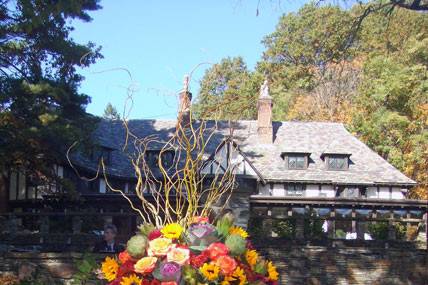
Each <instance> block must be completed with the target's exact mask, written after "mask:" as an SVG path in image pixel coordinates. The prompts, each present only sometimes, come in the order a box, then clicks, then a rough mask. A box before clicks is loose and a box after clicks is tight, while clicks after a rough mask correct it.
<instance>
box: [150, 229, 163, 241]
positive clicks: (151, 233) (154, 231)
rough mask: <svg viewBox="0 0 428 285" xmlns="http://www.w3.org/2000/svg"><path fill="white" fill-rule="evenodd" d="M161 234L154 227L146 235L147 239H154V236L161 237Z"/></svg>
mask: <svg viewBox="0 0 428 285" xmlns="http://www.w3.org/2000/svg"><path fill="white" fill-rule="evenodd" d="M161 236H162V233H161V231H160V230H159V229H154V230H153V231H151V232H150V233H149V235H148V237H147V238H148V239H149V240H154V239H156V238H158V237H161Z"/></svg>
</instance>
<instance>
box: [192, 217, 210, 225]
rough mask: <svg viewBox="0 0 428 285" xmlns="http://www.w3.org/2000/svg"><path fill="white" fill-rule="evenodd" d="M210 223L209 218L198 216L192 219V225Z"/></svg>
mask: <svg viewBox="0 0 428 285" xmlns="http://www.w3.org/2000/svg"><path fill="white" fill-rule="evenodd" d="M208 222H209V219H208V217H203V216H196V217H193V219H192V223H194V224H205V223H208Z"/></svg>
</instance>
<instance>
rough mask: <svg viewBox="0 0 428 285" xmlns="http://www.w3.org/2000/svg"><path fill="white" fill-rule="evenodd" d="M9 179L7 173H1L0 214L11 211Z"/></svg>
mask: <svg viewBox="0 0 428 285" xmlns="http://www.w3.org/2000/svg"><path fill="white" fill-rule="evenodd" d="M7 182H8V179H7V177H6V175H4V174H3V173H0V214H4V213H7V212H8V211H9V191H8V187H7V185H8V183H7Z"/></svg>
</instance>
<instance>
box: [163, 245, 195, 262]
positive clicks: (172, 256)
mask: <svg viewBox="0 0 428 285" xmlns="http://www.w3.org/2000/svg"><path fill="white" fill-rule="evenodd" d="M189 258H190V250H188V249H186V248H172V249H171V250H170V251H169V252H168V253H167V254H166V259H167V261H168V262H175V263H178V264H180V265H184V264H188V263H189Z"/></svg>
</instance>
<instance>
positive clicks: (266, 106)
mask: <svg viewBox="0 0 428 285" xmlns="http://www.w3.org/2000/svg"><path fill="white" fill-rule="evenodd" d="M257 135H258V139H259V142H260V143H263V144H270V143H273V127H272V97H271V96H270V95H269V86H268V81H267V80H265V81H264V83H263V85H262V86H261V87H260V93H259V101H258V104H257Z"/></svg>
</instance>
